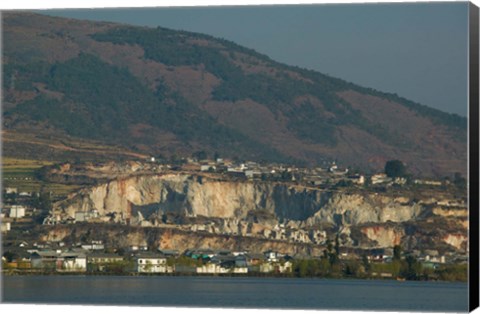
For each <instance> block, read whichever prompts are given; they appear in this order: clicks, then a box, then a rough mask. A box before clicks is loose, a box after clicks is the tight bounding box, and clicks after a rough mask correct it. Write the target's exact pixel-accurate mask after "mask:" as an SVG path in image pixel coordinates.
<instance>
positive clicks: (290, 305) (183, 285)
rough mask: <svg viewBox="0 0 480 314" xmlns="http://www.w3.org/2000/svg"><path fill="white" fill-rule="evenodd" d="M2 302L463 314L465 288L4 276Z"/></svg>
mask: <svg viewBox="0 0 480 314" xmlns="http://www.w3.org/2000/svg"><path fill="white" fill-rule="evenodd" d="M2 279H3V302H6V303H24V304H27V303H36V304H107V305H147V306H154V305H158V306H193V307H230V308H283V309H336V310H353V309H359V310H396V311H420V312H429V311H434V312H467V308H468V287H467V284H466V283H441V282H397V281H376V280H330V279H297V278H239V277H233V278H232V277H228V278H227V277H164V276H155V277H112V276H97V277H94V276H15V277H10V276H4V277H3V278H2Z"/></svg>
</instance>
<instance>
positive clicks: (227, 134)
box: [2, 12, 467, 177]
mask: <svg viewBox="0 0 480 314" xmlns="http://www.w3.org/2000/svg"><path fill="white" fill-rule="evenodd" d="M2 18H3V20H2V23H3V25H2V33H3V39H4V44H3V58H2V63H3V86H2V88H3V95H4V97H3V132H2V138H3V151H4V153H3V154H4V156H12V157H22V158H27V157H28V158H32V157H35V158H45V159H51V160H64V159H72V158H76V159H80V160H87V159H90V160H92V159H112V158H132V157H136V158H138V157H146V156H151V155H153V156H159V155H161V156H164V157H165V158H175V157H176V156H186V155H191V154H192V153H195V152H200V151H204V152H206V153H207V154H208V155H209V156H213V155H214V154H215V153H217V154H219V155H220V156H224V157H230V158H238V159H249V160H257V161H272V162H290V163H296V164H304V165H317V164H321V163H322V162H326V161H331V160H336V161H337V162H338V163H340V164H341V165H344V166H351V167H354V168H359V169H364V170H372V171H378V170H380V169H383V166H384V164H385V161H387V160H390V159H400V160H402V161H403V162H405V163H406V164H407V168H408V170H409V171H410V172H411V173H414V174H417V175H423V176H442V177H443V176H447V175H449V176H452V174H453V173H455V172H460V173H462V174H466V172H467V168H466V164H467V119H466V118H463V117H460V116H458V115H454V114H448V113H444V112H441V111H439V110H436V109H432V108H429V107H426V106H423V105H420V104H417V103H414V102H412V101H409V100H406V99H404V98H402V97H399V96H397V95H395V94H387V93H382V92H379V91H376V90H373V89H368V88H364V87H360V86H358V85H355V84H352V83H349V82H346V81H343V80H340V79H337V78H333V77H330V76H327V75H324V74H321V73H319V72H315V71H311V70H306V69H301V68H298V67H293V66H287V65H284V64H281V63H278V62H275V61H273V60H271V59H270V58H268V57H267V56H265V55H262V54H259V53H257V52H255V51H254V50H251V49H247V48H245V47H241V46H239V45H237V44H235V43H233V42H230V41H227V40H223V39H218V38H214V37H211V36H207V35H203V34H197V33H191V32H184V31H174V30H170V29H165V28H161V27H157V28H146V27H136V26H130V25H123V24H115V23H106V22H91V21H81V20H74V19H65V18H57V17H50V16H43V15H39V14H33V13H26V12H21V13H19V12H6V13H3V15H2ZM160 24H161V22H160ZM299 57H301V56H299ZM392 75H395V74H394V73H392Z"/></svg>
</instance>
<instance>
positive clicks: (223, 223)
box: [47, 173, 467, 251]
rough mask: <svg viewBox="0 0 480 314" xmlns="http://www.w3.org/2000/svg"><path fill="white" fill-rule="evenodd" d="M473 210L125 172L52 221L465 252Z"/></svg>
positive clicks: (69, 202)
mask: <svg viewBox="0 0 480 314" xmlns="http://www.w3.org/2000/svg"><path fill="white" fill-rule="evenodd" d="M466 213H467V211H466V208H465V207H463V206H462V204H459V203H458V202H456V203H453V205H451V204H446V203H444V202H440V203H439V202H438V201H436V200H435V199H433V198H431V196H428V198H427V199H416V200H413V199H410V198H409V197H406V196H405V197H394V196H389V195H388V194H378V193H373V192H367V191H365V190H357V191H356V192H348V193H347V192H345V191H325V190H321V189H314V188H310V187H303V186H295V185H292V184H291V183H281V182H262V181H235V180H224V179H219V178H215V177H208V176H201V175H198V174H181V173H178V174H171V173H169V174H151V175H139V176H132V177H128V178H119V179H116V180H112V181H109V182H108V183H104V184H100V185H97V186H94V187H91V188H86V189H83V190H81V191H80V192H78V193H75V194H72V195H70V196H69V198H68V199H66V200H64V201H61V202H58V203H56V204H55V206H54V209H53V211H52V213H51V216H50V217H49V218H48V219H47V221H48V222H53V223H57V222H65V221H68V220H74V221H88V222H117V223H122V224H129V225H132V226H141V227H157V228H160V229H163V228H167V229H175V230H177V231H182V232H187V233H189V234H192V232H193V233H198V232H201V233H202V234H211V235H216V236H241V237H249V238H251V239H253V238H255V239H264V240H269V241H270V240H271V241H287V242H289V243H302V244H313V245H324V244H325V242H326V241H327V240H328V239H332V237H335V235H340V236H341V237H340V241H341V245H343V246H351V247H363V248H366V247H393V246H395V245H397V244H401V245H403V246H404V247H408V248H411V249H413V248H437V246H439V245H440V246H443V247H444V248H447V249H448V248H450V249H451V250H462V251H464V250H465V249H466V240H467V231H466V225H467V217H466ZM159 241H164V244H166V243H167V242H168V241H167V240H165V239H164V238H162V239H161V240H159ZM165 241H167V242H165ZM212 241H213V240H212ZM215 241H217V240H215ZM252 241H253V240H252ZM255 241H256V240H255ZM168 243H169V244H168V245H167V246H171V245H174V243H170V242H168Z"/></svg>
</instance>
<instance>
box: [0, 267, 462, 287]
mask: <svg viewBox="0 0 480 314" xmlns="http://www.w3.org/2000/svg"><path fill="white" fill-rule="evenodd" d="M0 273H1V275H2V276H5V277H18V276H25V277H28V276H43V277H50V276H58V277H62V276H83V277H210V278H291V279H328V280H372V281H398V282H442V283H466V284H468V281H461V280H452V281H447V280H438V279H435V280H407V279H403V278H385V277H383V278H382V277H310V276H305V277H299V276H295V275H293V274H268V273H267V274H263V273H251V274H235V273H223V274H197V273H185V272H184V273H179V272H177V273H136V272H131V273H124V274H113V273H101V272H99V273H89V272H45V271H5V270H2V271H1V272H0Z"/></svg>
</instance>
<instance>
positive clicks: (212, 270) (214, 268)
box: [196, 263, 230, 274]
mask: <svg viewBox="0 0 480 314" xmlns="http://www.w3.org/2000/svg"><path fill="white" fill-rule="evenodd" d="M196 272H197V274H226V273H229V272H230V271H229V269H227V268H224V267H222V266H221V265H220V264H215V263H207V264H205V265H202V266H200V267H197V268H196Z"/></svg>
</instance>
